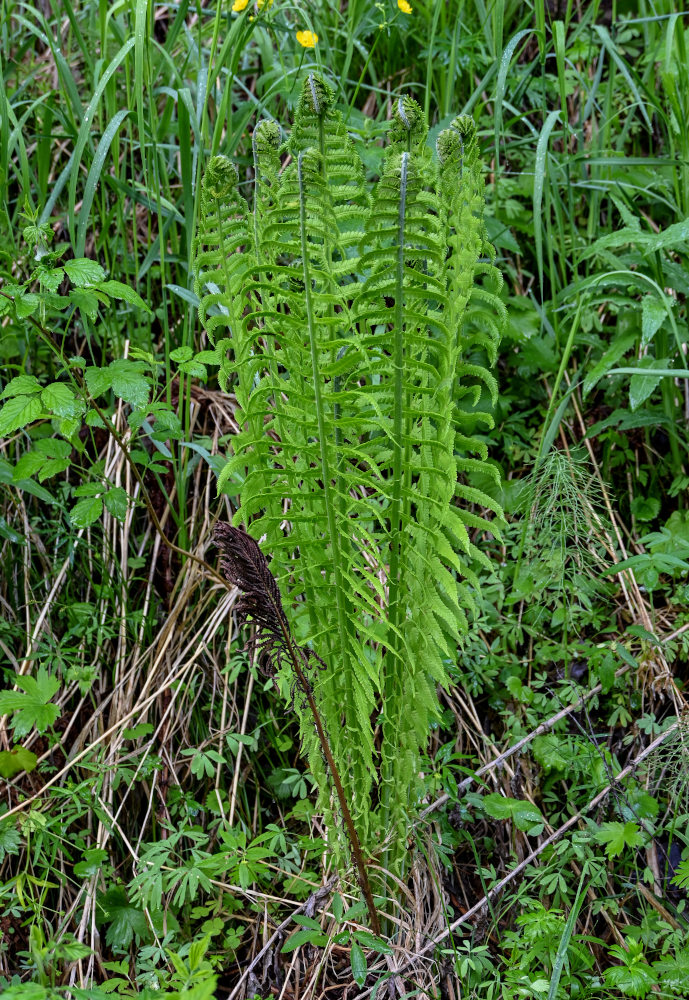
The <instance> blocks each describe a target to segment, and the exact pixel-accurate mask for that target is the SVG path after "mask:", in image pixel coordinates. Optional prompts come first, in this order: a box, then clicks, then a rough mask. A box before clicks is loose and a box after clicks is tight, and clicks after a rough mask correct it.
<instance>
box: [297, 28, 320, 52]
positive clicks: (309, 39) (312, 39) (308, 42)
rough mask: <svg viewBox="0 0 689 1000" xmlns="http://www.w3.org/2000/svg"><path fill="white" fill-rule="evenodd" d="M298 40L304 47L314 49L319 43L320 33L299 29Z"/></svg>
mask: <svg viewBox="0 0 689 1000" xmlns="http://www.w3.org/2000/svg"><path fill="white" fill-rule="evenodd" d="M297 41H298V42H299V44H300V45H301V46H303V48H305V49H312V48H313V47H314V46H315V45H316V44H317V43H318V35H317V34H316V33H315V32H313V31H298V32H297Z"/></svg>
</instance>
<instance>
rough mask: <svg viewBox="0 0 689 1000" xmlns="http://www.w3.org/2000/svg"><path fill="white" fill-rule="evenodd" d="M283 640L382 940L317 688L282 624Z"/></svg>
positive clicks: (373, 925) (374, 927) (375, 929)
mask: <svg viewBox="0 0 689 1000" xmlns="http://www.w3.org/2000/svg"><path fill="white" fill-rule="evenodd" d="M281 627H282V632H283V638H284V640H285V643H286V645H287V649H288V650H289V655H290V659H291V661H292V666H293V667H294V672H295V674H296V675H297V680H298V681H299V685H300V687H301V689H302V691H303V692H304V694H305V695H306V700H307V701H308V703H309V708H310V709H311V714H312V715H313V721H314V725H315V726H316V732H317V734H318V741H319V743H320V745H321V749H322V751H323V755H324V756H325V759H326V761H327V763H328V767H329V768H330V773H331V774H332V778H333V784H334V785H335V791H336V792H337V797H338V799H339V802H340V809H341V810H342V817H343V819H344V822H345V826H346V827H347V836H348V837H349V844H350V847H351V849H352V854H353V855H354V864H355V865H356V871H357V881H358V883H359V888H360V889H361V891H362V893H363V894H364V899H365V900H366V908H367V909H368V916H369V919H370V921H371V930H372V931H373V933H374V934H375V935H376V937H380V933H381V932H380V921H379V919H378V911H377V910H376V904H375V903H374V901H373V893H372V892H371V883H370V882H369V880H368V872H367V871H366V862H365V861H364V855H363V851H362V850H361V842H360V840H359V835H358V833H357V832H356V827H355V826H354V820H353V819H352V814H351V812H350V811H349V806H348V805H347V798H346V796H345V793H344V788H343V787H342V781H341V780H340V775H339V773H338V770H337V766H336V764H335V760H334V758H333V755H332V751H331V749H330V743H329V742H328V737H327V736H326V734H325V729H324V728H323V723H322V721H321V716H320V712H319V711H318V707H317V705H316V700H315V698H314V696H313V688H312V687H311V684H310V683H309V679H308V677H307V676H306V674H305V673H304V670H303V669H302V665H301V663H300V662H299V661H300V659H302V658H303V657H304V654H303V652H302V651H301V650H300V649H299V648H298V647H295V644H294V642H293V641H292V636H291V635H290V633H289V631H288V630H287V629H286V628H285V626H284V624H283V623H282V622H281Z"/></svg>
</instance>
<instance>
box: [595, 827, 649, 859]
mask: <svg viewBox="0 0 689 1000" xmlns="http://www.w3.org/2000/svg"><path fill="white" fill-rule="evenodd" d="M594 839H595V840H596V841H597V842H598V843H599V844H604V845H605V853H606V854H607V855H608V857H609V858H615V857H617V856H618V855H619V854H622V852H623V851H624V849H625V847H639V846H640V845H641V844H643V842H644V838H643V834H642V833H641V830H640V829H639V827H638V825H637V824H636V823H617V822H615V823H602V824H601V826H600V829H599V830H597V831H596V833H595V834H594Z"/></svg>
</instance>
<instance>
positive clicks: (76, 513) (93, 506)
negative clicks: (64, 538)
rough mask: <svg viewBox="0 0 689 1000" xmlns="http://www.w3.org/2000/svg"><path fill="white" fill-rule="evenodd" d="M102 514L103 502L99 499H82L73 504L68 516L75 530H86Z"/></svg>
mask: <svg viewBox="0 0 689 1000" xmlns="http://www.w3.org/2000/svg"><path fill="white" fill-rule="evenodd" d="M102 513H103V501H102V499H101V498H100V497H84V498H83V499H82V500H79V501H77V503H75V505H74V506H73V507H72V509H71V511H70V512H69V516H70V519H71V521H72V524H73V525H74V527H75V528H88V527H89V525H91V524H93V523H94V522H95V521H97V520H98V518H99V517H101V515H102Z"/></svg>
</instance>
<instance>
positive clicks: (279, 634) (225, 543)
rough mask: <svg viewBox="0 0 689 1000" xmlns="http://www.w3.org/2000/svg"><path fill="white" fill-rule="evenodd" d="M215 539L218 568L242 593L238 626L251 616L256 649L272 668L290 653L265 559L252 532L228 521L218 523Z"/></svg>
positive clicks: (287, 633) (286, 627) (279, 603)
mask: <svg viewBox="0 0 689 1000" xmlns="http://www.w3.org/2000/svg"><path fill="white" fill-rule="evenodd" d="M214 538H215V543H216V545H217V546H218V548H219V549H220V551H221V553H222V555H221V559H220V566H221V569H222V571H223V573H224V575H225V577H226V578H227V580H228V581H229V582H230V583H231V584H232V585H233V586H235V587H237V589H238V590H239V591H240V594H241V597H240V598H239V600H238V601H237V604H236V605H235V609H236V613H237V622H238V624H239V625H240V626H241V625H243V624H244V623H245V622H246V621H247V619H248V618H251V619H252V621H253V622H254V624H255V625H256V630H257V633H258V646H259V649H260V651H261V652H262V653H263V654H264V655H265V658H266V661H267V663H268V664H269V665H270V668H271V669H272V670H273V671H275V670H277V669H278V668H279V667H280V665H281V664H282V659H283V657H284V656H288V657H289V656H290V630H289V624H288V622H287V618H286V617H285V612H284V610H283V608H282V599H281V597H280V591H279V590H278V585H277V583H276V581H275V577H274V576H273V574H272V573H271V572H270V569H269V568H268V560H267V559H266V557H265V556H264V555H263V553H262V552H261V549H260V548H259V546H258V543H257V542H256V541H254V539H253V538H252V537H251V535H248V534H247V533H246V531H242V530H241V529H240V528H234V527H232V525H231V524H227V523H224V522H222V523H220V524H217V525H216V527H215V534H214Z"/></svg>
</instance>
